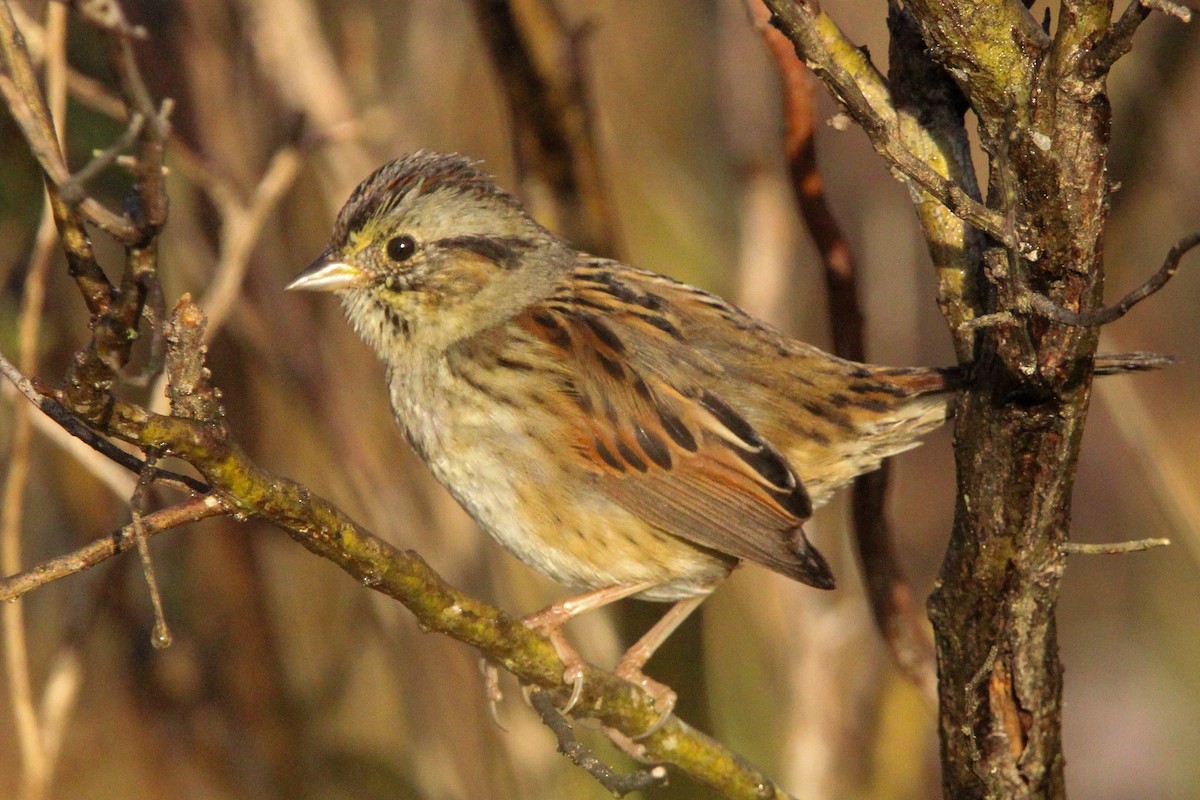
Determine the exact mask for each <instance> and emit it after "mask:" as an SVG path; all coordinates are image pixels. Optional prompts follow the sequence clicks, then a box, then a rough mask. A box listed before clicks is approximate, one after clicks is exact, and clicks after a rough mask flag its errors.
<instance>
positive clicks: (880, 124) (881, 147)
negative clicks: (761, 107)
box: [765, 0, 1017, 248]
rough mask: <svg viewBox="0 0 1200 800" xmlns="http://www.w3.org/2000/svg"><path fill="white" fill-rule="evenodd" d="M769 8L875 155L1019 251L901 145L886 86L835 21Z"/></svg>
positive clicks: (985, 213) (795, 7)
mask: <svg viewBox="0 0 1200 800" xmlns="http://www.w3.org/2000/svg"><path fill="white" fill-rule="evenodd" d="M765 2H766V5H767V7H768V8H770V9H771V13H772V18H771V24H773V25H775V26H776V27H778V28H779V30H781V31H783V33H784V34H785V35H786V36H787V37H788V39H790V40H791V42H792V43H793V44H794V45H795V47H796V53H797V54H798V55H799V56H800V58H801V59H802V60H803V61H804V63H805V64H806V65H807V66H808V68H809V69H811V70H812V71H813V72H815V73H816V74H817V75H818V76H820V77H821V79H822V81H824V82H825V84H826V85H827V86H828V87H829V88H830V89H831V90H832V91H833V92H834V95H835V97H836V98H837V100H838V101H839V102H840V103H841V104H842V107H843V108H845V109H846V112H847V113H848V114H849V115H850V116H851V117H852V118H853V119H854V121H855V122H857V123H858V124H859V126H861V127H862V129H863V131H865V132H866V134H867V137H868V138H869V139H870V140H871V144H872V146H874V148H875V150H876V152H878V153H879V154H880V155H881V156H883V157H884V159H886V160H887V161H888V163H890V164H891V165H892V166H893V167H894V168H895V169H896V170H897V171H899V172H900V173H901V174H903V175H904V176H905V177H907V178H909V179H910V180H912V181H913V183H915V184H916V185H917V186H918V187H920V188H921V189H922V190H924V191H926V192H928V193H929V195H930V196H931V197H933V198H934V199H936V200H937V201H938V202H940V203H942V204H943V205H944V206H946V208H948V209H950V210H951V211H952V212H953V213H954V214H955V215H956V216H958V217H961V218H962V219H964V220H966V221H967V222H970V223H971V224H972V225H974V226H975V227H976V228H978V229H979V230H981V231H983V232H984V233H987V234H988V235H990V236H992V237H993V238H995V239H996V240H997V241H999V242H1001V243H1003V244H1004V245H1005V246H1007V247H1011V248H1015V247H1016V245H1017V242H1016V241H1015V237H1014V236H1013V235H1012V233H1011V231H1009V230H1007V229H1006V228H1005V225H1004V219H1003V217H1002V216H1001V215H1000V214H997V213H996V212H995V211H993V210H991V209H989V208H987V207H985V206H984V205H983V204H981V203H980V202H979V201H978V200H976V199H975V198H973V197H971V196H970V195H969V194H968V193H967V192H965V191H964V190H963V188H962V187H961V186H959V185H958V184H957V183H955V182H954V181H952V180H949V179H948V178H945V177H943V176H942V175H939V174H938V173H937V171H935V170H934V169H933V167H931V166H930V165H929V164H928V163H927V162H926V161H924V160H922V159H921V158H920V157H918V156H917V155H915V154H914V153H913V152H912V151H910V150H909V149H908V148H907V147H906V146H904V145H903V144H902V142H901V139H900V137H899V135H898V133H897V119H896V111H895V109H894V108H893V107H892V106H891V101H890V99H889V98H888V87H887V83H886V81H884V79H883V77H882V76H881V75H880V74H879V72H878V71H877V70H876V69H875V67H874V65H873V64H872V63H871V62H870V59H869V58H868V57H867V56H866V54H864V53H863V52H862V51H861V50H860V49H858V48H856V47H855V46H854V45H853V44H851V43H850V41H849V40H848V39H846V37H845V34H843V33H842V31H841V29H839V28H838V27H837V24H836V23H834V22H833V20H832V19H830V18H829V17H828V16H827V15H826V14H825V13H824V12H822V11H814V10H813V9H812V8H810V7H809V6H808V5H806V4H803V3H799V2H785V1H784V0H765Z"/></svg>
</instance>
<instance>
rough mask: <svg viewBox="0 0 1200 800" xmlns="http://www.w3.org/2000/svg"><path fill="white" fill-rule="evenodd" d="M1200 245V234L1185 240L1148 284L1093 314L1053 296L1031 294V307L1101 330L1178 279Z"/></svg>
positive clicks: (1171, 251)
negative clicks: (1182, 264)
mask: <svg viewBox="0 0 1200 800" xmlns="http://www.w3.org/2000/svg"><path fill="white" fill-rule="evenodd" d="M1197 245H1200V231H1198V232H1196V233H1193V234H1190V235H1188V236H1185V237H1183V238H1182V239H1180V240H1179V241H1178V242H1176V243H1175V246H1174V247H1172V248H1171V250H1170V251H1169V252H1168V253H1167V257H1166V258H1165V259H1164V260H1163V263H1162V266H1161V267H1159V268H1158V271H1157V272H1155V273H1154V274H1153V275H1151V276H1150V277H1149V278H1147V279H1146V281H1145V283H1143V284H1142V285H1141V286H1139V287H1137V288H1136V289H1134V290H1133V291H1131V292H1129V293H1128V294H1126V295H1125V296H1124V297H1122V298H1121V299H1120V300H1118V301H1117V302H1115V303H1113V304H1112V305H1110V306H1105V307H1104V308H1098V309H1095V310H1093V311H1071V310H1070V309H1066V308H1063V307H1062V306H1060V305H1058V304H1057V303H1055V302H1054V301H1053V300H1051V299H1050V298H1049V297H1046V296H1045V295H1043V294H1039V293H1037V292H1030V293H1029V295H1028V300H1029V306H1030V308H1032V309H1033V310H1034V311H1036V312H1038V313H1039V314H1042V315H1043V316H1045V317H1049V318H1050V319H1052V320H1054V321H1055V322H1061V323H1062V324H1064V325H1072V326H1075V327H1079V328H1092V327H1099V326H1100V325H1107V324H1108V323H1110V322H1114V321H1116V320H1118V319H1120V318H1121V317H1123V316H1125V315H1126V314H1128V313H1129V312H1130V310H1132V309H1133V307H1134V306H1136V305H1137V304H1138V303H1140V302H1142V301H1143V300H1145V299H1146V298H1147V297H1149V296H1150V295H1152V294H1154V293H1155V292H1157V291H1158V290H1159V289H1161V288H1163V287H1164V286H1166V285H1167V281H1169V280H1171V278H1173V277H1175V273H1177V272H1178V271H1179V261H1180V259H1182V258H1183V256H1184V255H1185V254H1186V253H1187V252H1188V251H1189V250H1191V249H1192V248H1194V247H1196V246H1197Z"/></svg>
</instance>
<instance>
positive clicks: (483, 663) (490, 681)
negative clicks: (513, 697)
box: [479, 657, 508, 733]
mask: <svg viewBox="0 0 1200 800" xmlns="http://www.w3.org/2000/svg"><path fill="white" fill-rule="evenodd" d="M479 671H480V672H482V673H483V694H484V697H485V698H486V699H487V704H488V713H489V714H490V715H491V717H492V722H494V723H496V727H497V728H499V729H500V730H502V731H504V732H505V733H508V728H506V727H504V723H503V722H501V721H500V701H502V700H503V699H504V692H502V691H500V670H498V669H496V664H495V662H493V661H492V660H491V659H489V658H486V657H484V658H480V659H479Z"/></svg>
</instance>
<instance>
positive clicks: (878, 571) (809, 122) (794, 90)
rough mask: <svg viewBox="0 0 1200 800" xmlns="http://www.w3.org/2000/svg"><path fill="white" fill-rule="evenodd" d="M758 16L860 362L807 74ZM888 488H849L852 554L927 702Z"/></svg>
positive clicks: (928, 662)
mask: <svg viewBox="0 0 1200 800" xmlns="http://www.w3.org/2000/svg"><path fill="white" fill-rule="evenodd" d="M763 8H764V7H763V6H762V5H761V3H760V2H759V0H754V2H752V3H751V13H752V14H754V15H755V17H756V19H757V20H758V22H759V24H758V25H757V27H758V29H759V32H760V33H761V34H762V36H763V38H764V40H765V41H766V43H767V46H768V48H769V49H770V51H771V55H772V56H773V58H774V61H775V66H776V68H777V70H778V72H779V75H780V80H781V82H782V85H783V100H784V129H785V139H784V144H785V151H786V156H787V160H788V166H789V169H790V172H791V177H792V188H793V191H794V193H795V195H796V199H797V201H798V203H799V206H800V210H801V213H802V215H803V217H804V222H805V224H806V225H807V227H808V230H809V233H810V234H811V235H812V238H813V242H814V243H815V244H816V246H817V249H818V251H819V252H820V254H821V261H822V263H823V264H824V267H825V283H826V288H827V290H828V292H829V319H830V324H831V327H832V333H833V344H834V352H835V353H836V354H837V355H839V356H841V357H842V358H846V359H850V360H853V361H866V345H865V333H864V327H865V325H864V320H863V314H862V310H861V308H860V306H859V302H858V282H857V277H856V268H855V263H854V258H853V255H852V253H851V250H850V246H849V243H848V242H847V241H846V238H845V236H844V235H843V233H842V230H841V226H840V225H838V222H837V219H836V218H835V217H834V216H833V212H832V211H831V210H830V208H829V204H828V203H827V202H826V199H825V190H824V183H823V181H822V178H821V173H820V171H819V170H818V168H817V156H816V142H815V139H814V136H813V131H814V124H813V111H812V102H811V98H812V94H811V91H810V90H809V86H808V80H809V78H808V71H807V70H806V69H805V67H804V65H803V64H802V63H801V62H800V60H799V59H798V58H797V57H796V52H795V49H794V48H793V47H792V45H791V42H790V41H789V40H788V39H787V37H786V36H784V35H783V34H782V33H781V32H780V31H778V30H776V29H775V28H773V27H771V26H770V25H769V24H766V19H765V16H766V15H765V14H763V13H760V9H763ZM887 484H888V465H887V464H886V463H885V464H884V465H883V467H882V468H880V469H879V470H878V471H876V472H874V473H871V474H869V475H863V476H860V477H859V478H857V479H856V480H855V482H854V486H853V490H852V500H851V504H852V513H853V520H854V537H855V547H856V551H857V554H858V559H859V564H860V565H861V568H862V571H863V580H864V583H865V584H866V589H867V598H868V601H869V603H870V606H871V611H872V615H873V616H874V618H875V623H876V625H877V627H878V629H879V631H880V633H881V634H882V635H883V638H884V640H885V641H886V642H887V645H888V648H889V649H890V650H891V652H892V656H893V657H894V658H895V660H896V663H897V665H898V666H899V667H900V669H901V671H902V672H903V673H904V675H905V676H906V677H907V678H909V679H910V680H911V681H913V682H914V683H915V684H916V685H917V686H919V687H920V688H921V690H922V691H923V692H924V693H925V696H926V697H927V698H928V699H929V700H930V701H931V702H932V701H934V700H935V698H936V696H937V672H936V667H935V664H934V657H933V643H932V642H931V641H930V638H929V635H928V634H927V633H926V631H925V627H924V623H923V616H922V615H921V613H920V607H919V605H918V604H917V603H916V602H915V601H914V599H913V592H912V589H911V587H910V586H909V582H908V578H907V577H906V576H905V574H904V570H903V569H902V568H901V566H900V560H899V557H898V555H897V553H896V548H895V545H894V543H893V536H892V531H891V526H890V524H889V522H888V518H887V515H886V513H885V511H884V508H885V504H886V500H887Z"/></svg>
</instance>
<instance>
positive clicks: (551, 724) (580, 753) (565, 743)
mask: <svg viewBox="0 0 1200 800" xmlns="http://www.w3.org/2000/svg"><path fill="white" fill-rule="evenodd" d="M529 704H530V705H531V706H533V710H534V711H536V712H538V715H539V716H541V718H542V723H543V724H544V725H545V726H546V727H547V728H549V729H550V731H551V733H553V734H554V738H556V739H557V740H558V752H560V753H562V754H563V755H565V756H566V757H567V758H569V759H571V763H573V764H575V766H577V767H579V768H580V769H583V770H584V771H586V772H587V773H588V774H589V775H591V776H592V777H593V778H595V779H596V780H597V781H598V782H599V783H600V785H601V786H603V787H604V788H605V789H607V790H608V791H609V792H611V793H612V795H613V796H614V797H624V796H625V795H627V794H629V793H630V792H641V791H645V790H646V789H653V788H655V787H658V786H665V785H666V783H667V769H666V767H664V766H663V765H662V764H658V765H656V766H653V767H650V768H648V769H639V770H635V771H634V772H631V773H629V774H628V775H621V774H619V773H617V772H616V771H614V770H613V769H612V767H610V766H608V765H607V764H605V763H604V762H603V761H601V760H600V759H599V758H597V757H596V754H595V753H593V752H592V751H591V750H589V749H588V748H587V747H586V746H585V745H584V744H583V743H582V742H580V741H579V740H578V739H576V738H575V733H574V731H573V730H572V729H571V723H570V722H569V721H567V718H566V717H564V716H563V715H562V714H560V713H559V712H558V709H556V708H555V707H554V698H553V696H551V695H550V694H549V693H548V692H532V693H531V694H530V695H529Z"/></svg>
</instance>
